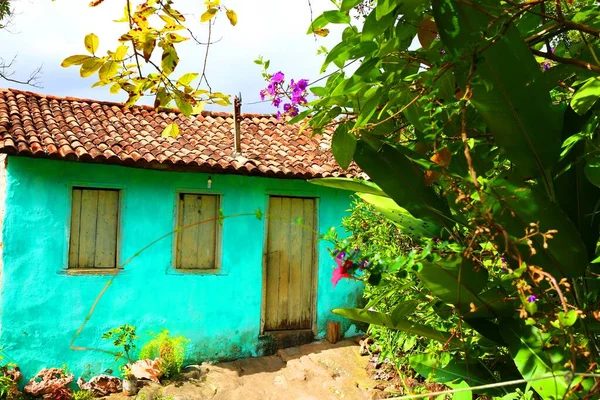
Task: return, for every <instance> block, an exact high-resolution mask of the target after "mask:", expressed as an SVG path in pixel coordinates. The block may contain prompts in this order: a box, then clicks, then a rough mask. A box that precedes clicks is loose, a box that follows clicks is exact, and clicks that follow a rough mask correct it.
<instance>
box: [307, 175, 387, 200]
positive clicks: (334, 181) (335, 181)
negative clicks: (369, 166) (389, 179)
mask: <svg viewBox="0 0 600 400" xmlns="http://www.w3.org/2000/svg"><path fill="white" fill-rule="evenodd" d="M308 182H309V183H313V184H315V185H320V186H326V187H331V188H335V189H342V190H349V191H351V192H363V193H370V194H374V195H377V196H387V195H386V194H385V193H384V192H383V190H381V189H380V188H379V186H377V185H376V184H374V183H373V182H369V181H363V180H361V179H355V178H317V179H310V180H309V181H308Z"/></svg>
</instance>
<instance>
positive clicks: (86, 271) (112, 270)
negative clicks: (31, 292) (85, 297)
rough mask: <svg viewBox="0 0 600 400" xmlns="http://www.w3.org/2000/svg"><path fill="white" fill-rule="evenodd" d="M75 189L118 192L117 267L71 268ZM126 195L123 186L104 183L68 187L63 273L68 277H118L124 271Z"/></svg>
mask: <svg viewBox="0 0 600 400" xmlns="http://www.w3.org/2000/svg"><path fill="white" fill-rule="evenodd" d="M75 189H82V190H107V191H116V192H118V196H119V199H118V202H117V205H118V208H117V229H116V231H117V235H116V244H115V266H114V267H92V268H77V267H70V265H69V264H70V263H69V261H70V251H71V228H72V220H73V191H74V190H75ZM125 195H126V190H125V187H124V186H123V185H122V184H110V183H107V184H104V183H89V182H72V183H70V184H69V185H67V199H68V201H67V207H68V211H67V218H66V229H65V231H66V235H65V243H66V246H65V248H66V251H65V256H64V268H63V271H62V272H59V274H61V273H66V274H67V275H116V274H118V273H121V272H122V271H123V270H124V269H123V268H122V267H120V265H121V260H122V257H121V241H122V239H123V230H122V228H123V213H124V210H125V203H124V201H125Z"/></svg>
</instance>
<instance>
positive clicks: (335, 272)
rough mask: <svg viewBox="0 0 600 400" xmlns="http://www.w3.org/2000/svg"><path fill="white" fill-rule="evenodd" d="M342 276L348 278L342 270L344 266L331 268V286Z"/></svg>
mask: <svg viewBox="0 0 600 400" xmlns="http://www.w3.org/2000/svg"><path fill="white" fill-rule="evenodd" d="M342 278H350V275H348V273H347V272H344V267H337V268H336V269H334V270H333V274H332V275H331V283H333V287H335V285H337V283H338V282H339V281H340V279H342Z"/></svg>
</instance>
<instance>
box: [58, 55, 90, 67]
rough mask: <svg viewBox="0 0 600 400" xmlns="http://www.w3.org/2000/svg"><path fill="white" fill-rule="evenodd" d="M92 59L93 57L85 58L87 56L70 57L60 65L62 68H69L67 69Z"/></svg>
mask: <svg viewBox="0 0 600 400" xmlns="http://www.w3.org/2000/svg"><path fill="white" fill-rule="evenodd" d="M91 58H92V57H90V56H85V55H76V56H70V57H67V58H65V59H64V60H63V62H62V63H61V64H60V66H61V67H64V68H67V67H70V66H71V65H81V64H83V63H84V62H86V61H87V60H89V59H91Z"/></svg>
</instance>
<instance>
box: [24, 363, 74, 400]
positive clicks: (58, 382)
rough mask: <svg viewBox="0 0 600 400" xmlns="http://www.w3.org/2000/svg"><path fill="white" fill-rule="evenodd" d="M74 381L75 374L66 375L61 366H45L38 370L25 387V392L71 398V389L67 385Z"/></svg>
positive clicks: (48, 396) (35, 395)
mask: <svg viewBox="0 0 600 400" xmlns="http://www.w3.org/2000/svg"><path fill="white" fill-rule="evenodd" d="M71 382H73V375H66V374H65V371H64V370H62V369H61V368H44V369H42V370H41V371H40V372H38V373H37V374H36V375H35V376H34V377H33V378H31V380H30V381H29V382H27V385H25V387H24V388H23V392H24V393H27V394H30V395H32V396H34V397H40V396H42V397H43V398H44V399H60V398H65V399H67V398H70V397H61V396H67V395H68V394H69V393H70V392H71V390H70V389H69V388H67V386H68V385H69V384H70V383H71Z"/></svg>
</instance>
